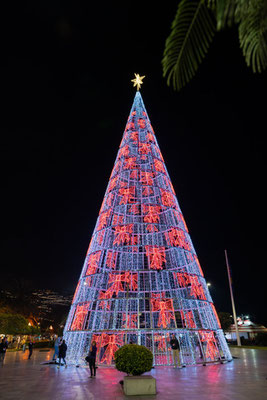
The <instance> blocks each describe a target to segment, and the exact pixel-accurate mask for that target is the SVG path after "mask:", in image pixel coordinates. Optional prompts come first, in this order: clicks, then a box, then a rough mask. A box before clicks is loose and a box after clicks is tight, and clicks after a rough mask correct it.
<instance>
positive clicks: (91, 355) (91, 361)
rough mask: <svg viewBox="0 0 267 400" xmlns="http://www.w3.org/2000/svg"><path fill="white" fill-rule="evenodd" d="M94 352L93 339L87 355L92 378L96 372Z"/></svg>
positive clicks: (95, 350) (94, 343)
mask: <svg viewBox="0 0 267 400" xmlns="http://www.w3.org/2000/svg"><path fill="white" fill-rule="evenodd" d="M96 352H97V348H96V342H95V341H94V340H93V341H92V344H91V347H90V350H89V355H88V357H89V367H90V372H91V376H90V377H91V378H94V377H95V373H96V366H95V359H96Z"/></svg>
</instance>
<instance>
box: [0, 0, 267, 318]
mask: <svg viewBox="0 0 267 400" xmlns="http://www.w3.org/2000/svg"><path fill="white" fill-rule="evenodd" d="M98 3H99V4H94V8H92V3H91V2H86V3H85V4H83V2H80V1H77V0H76V1H66V2H59V1H58V0H53V1H52V0H46V1H44V0H41V1H39V2H34V1H32V0H29V1H28V2H18V3H15V2H13V3H12V2H9V4H8V5H7V6H6V7H7V8H6V9H5V10H4V11H3V12H2V16H3V22H2V31H3V33H2V35H1V41H2V49H1V58H2V61H1V75H0V76H1V78H0V79H1V97H2V101H1V104H2V105H1V111H2V112H1V114H2V117H1V120H2V121H1V126H2V133H1V164H2V166H1V173H2V178H1V182H2V185H1V186H2V196H1V198H2V200H3V199H4V205H3V204H2V208H1V209H2V221H3V222H2V224H1V225H2V238H3V240H2V249H1V256H2V263H1V264H2V268H1V271H2V273H1V281H2V285H4V284H5V283H6V281H7V280H9V279H11V277H12V275H17V276H20V277H23V278H25V279H29V280H31V281H32V282H33V284H34V285H35V286H36V287H40V288H53V289H57V290H60V291H61V290H63V289H67V290H70V291H74V289H75V286H76V283H77V280H78V278H79V274H80V272H81V268H82V264H83V260H84V257H85V253H86V250H87V247H88V244H89V241H90V237H91V234H92V232H93V229H94V225H95V222H96V218H97V215H98V211H99V208H100V205H101V202H102V198H103V195H104V192H105V189H106V185H107V182H108V178H109V175H110V172H111V169H112V167H113V163H114V160H115V157H116V153H117V150H118V146H119V143H120V140H121V136H122V134H123V131H124V127H125V124H126V120H127V118H128V114H129V111H130V108H131V105H132V102H133V98H134V94H135V89H133V88H132V86H131V82H130V80H131V79H132V78H133V73H134V72H137V73H140V74H141V75H146V79H145V81H144V85H143V88H142V92H141V93H142V96H143V100H144V102H145V105H146V109H147V111H148V114H149V117H150V120H151V122H152V125H153V127H154V130H155V133H156V136H157V139H158V142H159V145H160V147H161V150H162V153H163V157H164V159H165V162H166V165H167V168H168V171H169V174H170V177H171V179H172V182H173V185H174V187H175V190H176V193H177V196H178V201H179V203H180V206H181V209H182V212H183V214H184V217H185V220H186V222H187V225H188V227H189V232H190V234H191V238H192V240H193V243H194V246H195V249H196V251H197V254H198V256H199V259H200V262H201V265H202V268H203V271H204V275H205V277H206V279H207V280H208V281H209V282H211V284H212V286H211V295H212V297H213V299H214V301H215V305H216V307H217V309H218V310H219V311H229V312H231V304H230V296H229V289H228V283H227V275H226V268H225V260H224V249H225V248H227V250H228V255H229V260H230V264H231V268H232V275H233V281H234V291H235V298H236V306H237V313H238V314H241V313H243V314H249V315H251V316H252V318H253V319H254V321H256V322H262V323H265V324H266V323H267V316H266V314H267V313H266V308H265V304H266V294H265V291H266V259H265V253H266V244H265V223H266V221H265V216H266V213H265V209H266V195H265V190H266V189H265V186H266V174H265V160H266V157H265V143H264V139H265V135H266V127H265V126H266V101H265V98H266V83H267V73H266V72H265V73H263V74H262V75H255V74H253V73H252V72H251V70H250V69H249V68H248V67H247V66H246V65H245V62H244V59H243V56H242V54H241V50H240V49H239V43H238V37H237V31H236V29H231V30H228V31H225V32H221V33H219V34H217V35H216V37H215V39H214V42H213V44H212V46H211V48H210V51H209V53H208V55H207V57H206V59H205V60H204V62H203V64H202V65H201V67H200V69H199V71H198V74H197V76H196V77H195V78H194V79H193V80H192V82H191V83H190V84H189V85H188V86H186V88H184V89H183V90H182V91H181V92H179V93H176V92H174V91H173V90H172V89H171V88H169V87H168V86H167V84H166V81H165V80H164V79H163V77H162V68H161V59H162V55H163V49H164V43H165V40H166V38H167V36H168V35H169V33H170V26H171V22H172V20H173V18H174V15H175V12H176V7H177V3H176V2H172V3H166V4H165V3H164V6H163V3H162V2H159V3H158V4H157V3H155V2H154V1H153V2H152V1H147V2H141V1H127V2H124V3H123V4H121V3H120V2H117V1H102V2H98ZM264 301H265V304H264Z"/></svg>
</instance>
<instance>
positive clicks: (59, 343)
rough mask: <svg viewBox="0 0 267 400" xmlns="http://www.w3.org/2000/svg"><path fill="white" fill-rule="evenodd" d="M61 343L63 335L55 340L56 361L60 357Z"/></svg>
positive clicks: (54, 359)
mask: <svg viewBox="0 0 267 400" xmlns="http://www.w3.org/2000/svg"><path fill="white" fill-rule="evenodd" d="M60 345H61V337H58V338H57V339H56V340H55V345H54V354H53V359H52V361H56V359H57V358H58V352H59V346H60Z"/></svg>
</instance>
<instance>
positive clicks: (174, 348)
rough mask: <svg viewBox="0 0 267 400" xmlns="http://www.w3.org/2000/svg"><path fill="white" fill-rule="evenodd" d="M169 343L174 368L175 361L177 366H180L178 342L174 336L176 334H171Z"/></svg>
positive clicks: (175, 366)
mask: <svg viewBox="0 0 267 400" xmlns="http://www.w3.org/2000/svg"><path fill="white" fill-rule="evenodd" d="M170 345H171V348H172V357H173V362H174V368H177V362H178V366H179V367H180V366H181V363H180V345H179V342H178V340H177V338H176V336H175V335H174V334H173V335H172V339H171V340H170Z"/></svg>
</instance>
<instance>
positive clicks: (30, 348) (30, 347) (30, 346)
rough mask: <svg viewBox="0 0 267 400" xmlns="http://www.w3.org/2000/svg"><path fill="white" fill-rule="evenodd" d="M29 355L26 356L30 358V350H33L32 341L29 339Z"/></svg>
mask: <svg viewBox="0 0 267 400" xmlns="http://www.w3.org/2000/svg"><path fill="white" fill-rule="evenodd" d="M28 346H29V357H28V360H30V359H31V356H32V350H33V342H32V341H31V340H30V341H29V345H28Z"/></svg>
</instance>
